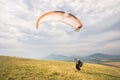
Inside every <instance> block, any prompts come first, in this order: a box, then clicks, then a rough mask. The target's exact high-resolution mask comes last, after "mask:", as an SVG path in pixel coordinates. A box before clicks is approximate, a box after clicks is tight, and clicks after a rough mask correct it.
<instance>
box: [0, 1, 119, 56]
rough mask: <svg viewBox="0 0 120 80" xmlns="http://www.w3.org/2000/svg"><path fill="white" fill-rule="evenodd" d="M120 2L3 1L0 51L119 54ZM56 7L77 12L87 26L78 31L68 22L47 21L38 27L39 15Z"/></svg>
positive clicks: (9, 52) (0, 4)
mask: <svg viewBox="0 0 120 80" xmlns="http://www.w3.org/2000/svg"><path fill="white" fill-rule="evenodd" d="M119 4H120V1H119V0H116V1H114V0H103V1H101V0H97V1H96V0H12V1H10V0H2V1H0V10H1V12H0V25H1V26H0V48H2V50H1V52H0V54H3V55H4V54H6V55H10V54H11V55H17V56H23V57H24V56H25V57H32V56H33V54H32V53H35V54H36V56H34V57H37V56H44V55H47V54H49V53H59V54H66V55H71V54H73V53H85V54H86V55H87V54H88V53H94V52H97V51H99V52H105V53H107V52H108V53H110V51H111V53H113V51H114V50H116V53H117V52H119V49H117V47H118V46H119V45H118V43H119V38H118V37H120V35H119V34H120V32H119V30H120V29H119V28H117V27H119V26H120V25H119V24H118V23H119V20H120V14H119V13H120V5H119ZM54 10H62V11H66V12H70V13H72V14H74V15H75V16H77V17H78V18H79V19H80V20H81V21H82V23H83V28H82V29H81V30H80V32H74V31H73V29H72V28H70V27H69V26H68V25H65V24H63V23H59V22H58V23H54V22H53V23H43V24H41V26H42V27H40V28H39V29H38V30H36V29H35V23H36V20H37V19H38V17H39V16H40V15H42V14H43V13H45V12H48V11H54ZM116 26H117V27H116ZM116 29H117V30H118V31H116ZM100 46H101V47H100ZM109 46H111V47H109ZM3 48H5V49H3ZM20 53H21V55H20ZM28 53H30V54H29V55H30V56H28ZM40 53H45V54H44V55H41V54H40Z"/></svg>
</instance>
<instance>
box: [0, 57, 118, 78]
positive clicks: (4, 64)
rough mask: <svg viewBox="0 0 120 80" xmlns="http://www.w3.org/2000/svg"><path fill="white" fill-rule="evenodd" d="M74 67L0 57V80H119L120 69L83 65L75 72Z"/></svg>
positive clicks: (65, 63)
mask: <svg viewBox="0 0 120 80" xmlns="http://www.w3.org/2000/svg"><path fill="white" fill-rule="evenodd" d="M74 65H75V63H73V62H64V61H45V60H44V61H43V60H32V59H23V58H15V57H7V56H0V80H120V68H116V67H110V66H103V65H97V64H89V63H85V64H84V65H83V67H82V70H81V71H80V72H75V68H74Z"/></svg>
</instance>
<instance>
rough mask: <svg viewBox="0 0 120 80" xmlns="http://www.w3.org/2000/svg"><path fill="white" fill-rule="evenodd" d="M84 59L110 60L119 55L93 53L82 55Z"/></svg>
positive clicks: (118, 57) (119, 57)
mask: <svg viewBox="0 0 120 80" xmlns="http://www.w3.org/2000/svg"><path fill="white" fill-rule="evenodd" d="M84 59H99V60H103V59H105V60H107V59H110V60H111V59H120V56H116V55H107V54H102V53H95V54H92V55H89V56H86V57H84Z"/></svg>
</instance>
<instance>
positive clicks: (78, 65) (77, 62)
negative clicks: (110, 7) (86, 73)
mask: <svg viewBox="0 0 120 80" xmlns="http://www.w3.org/2000/svg"><path fill="white" fill-rule="evenodd" d="M82 65H83V63H82V62H81V61H80V59H77V60H76V65H75V67H76V71H80V70H81V69H80V68H81V67H82Z"/></svg>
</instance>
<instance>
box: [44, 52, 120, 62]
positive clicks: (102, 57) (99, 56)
mask: <svg viewBox="0 0 120 80" xmlns="http://www.w3.org/2000/svg"><path fill="white" fill-rule="evenodd" d="M75 58H80V59H81V60H82V61H85V62H98V61H111V60H112V61H116V60H117V61H120V55H119V54H118V55H107V54H103V53H94V54H91V55H88V56H85V57H79V56H73V55H72V56H65V55H56V54H50V55H48V56H46V57H44V58H43V59H46V60H64V61H74V59H75Z"/></svg>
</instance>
